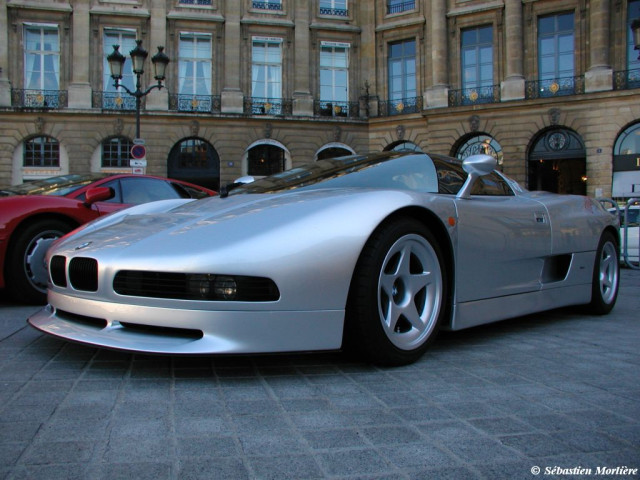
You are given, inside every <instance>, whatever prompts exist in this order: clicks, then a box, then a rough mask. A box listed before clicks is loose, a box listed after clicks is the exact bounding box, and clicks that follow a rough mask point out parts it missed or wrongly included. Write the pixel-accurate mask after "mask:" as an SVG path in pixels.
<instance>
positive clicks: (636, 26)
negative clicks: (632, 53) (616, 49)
mask: <svg viewBox="0 0 640 480" xmlns="http://www.w3.org/2000/svg"><path fill="white" fill-rule="evenodd" d="M631 33H633V45H634V47H635V49H636V50H638V51H639V52H638V60H640V18H636V19H634V20H633V21H632V22H631Z"/></svg>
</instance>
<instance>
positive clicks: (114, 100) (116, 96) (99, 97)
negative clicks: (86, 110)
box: [91, 92, 145, 112]
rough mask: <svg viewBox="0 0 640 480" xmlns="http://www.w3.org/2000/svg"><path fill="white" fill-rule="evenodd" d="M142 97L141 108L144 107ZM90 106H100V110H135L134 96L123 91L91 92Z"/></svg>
mask: <svg viewBox="0 0 640 480" xmlns="http://www.w3.org/2000/svg"><path fill="white" fill-rule="evenodd" d="M144 104H145V102H144V98H143V99H142V104H141V105H140V106H141V108H144ZM91 106H92V107H93V108H101V109H102V110H120V111H131V112H133V111H135V109H136V99H135V97H134V96H132V95H129V94H128V93H123V92H93V95H92V98H91Z"/></svg>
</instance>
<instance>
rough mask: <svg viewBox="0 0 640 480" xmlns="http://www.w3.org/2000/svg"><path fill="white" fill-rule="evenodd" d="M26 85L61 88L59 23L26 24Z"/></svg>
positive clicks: (47, 88) (41, 88)
mask: <svg viewBox="0 0 640 480" xmlns="http://www.w3.org/2000/svg"><path fill="white" fill-rule="evenodd" d="M24 87H25V89H27V90H59V89H60V40H59V38H58V26H57V25H25V27H24Z"/></svg>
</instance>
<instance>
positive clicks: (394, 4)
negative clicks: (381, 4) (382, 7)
mask: <svg viewBox="0 0 640 480" xmlns="http://www.w3.org/2000/svg"><path fill="white" fill-rule="evenodd" d="M415 8H416V0H387V13H388V14H389V15H391V14H394V13H401V12H406V11H408V10H415Z"/></svg>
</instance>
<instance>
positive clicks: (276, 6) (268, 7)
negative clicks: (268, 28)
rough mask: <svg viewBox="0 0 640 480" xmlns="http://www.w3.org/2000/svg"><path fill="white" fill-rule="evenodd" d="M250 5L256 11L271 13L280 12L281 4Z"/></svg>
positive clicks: (258, 3) (253, 3) (256, 3)
mask: <svg viewBox="0 0 640 480" xmlns="http://www.w3.org/2000/svg"><path fill="white" fill-rule="evenodd" d="M251 5H252V6H253V8H255V9H257V10H271V11H280V10H282V2H256V1H254V2H252V3H251Z"/></svg>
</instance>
